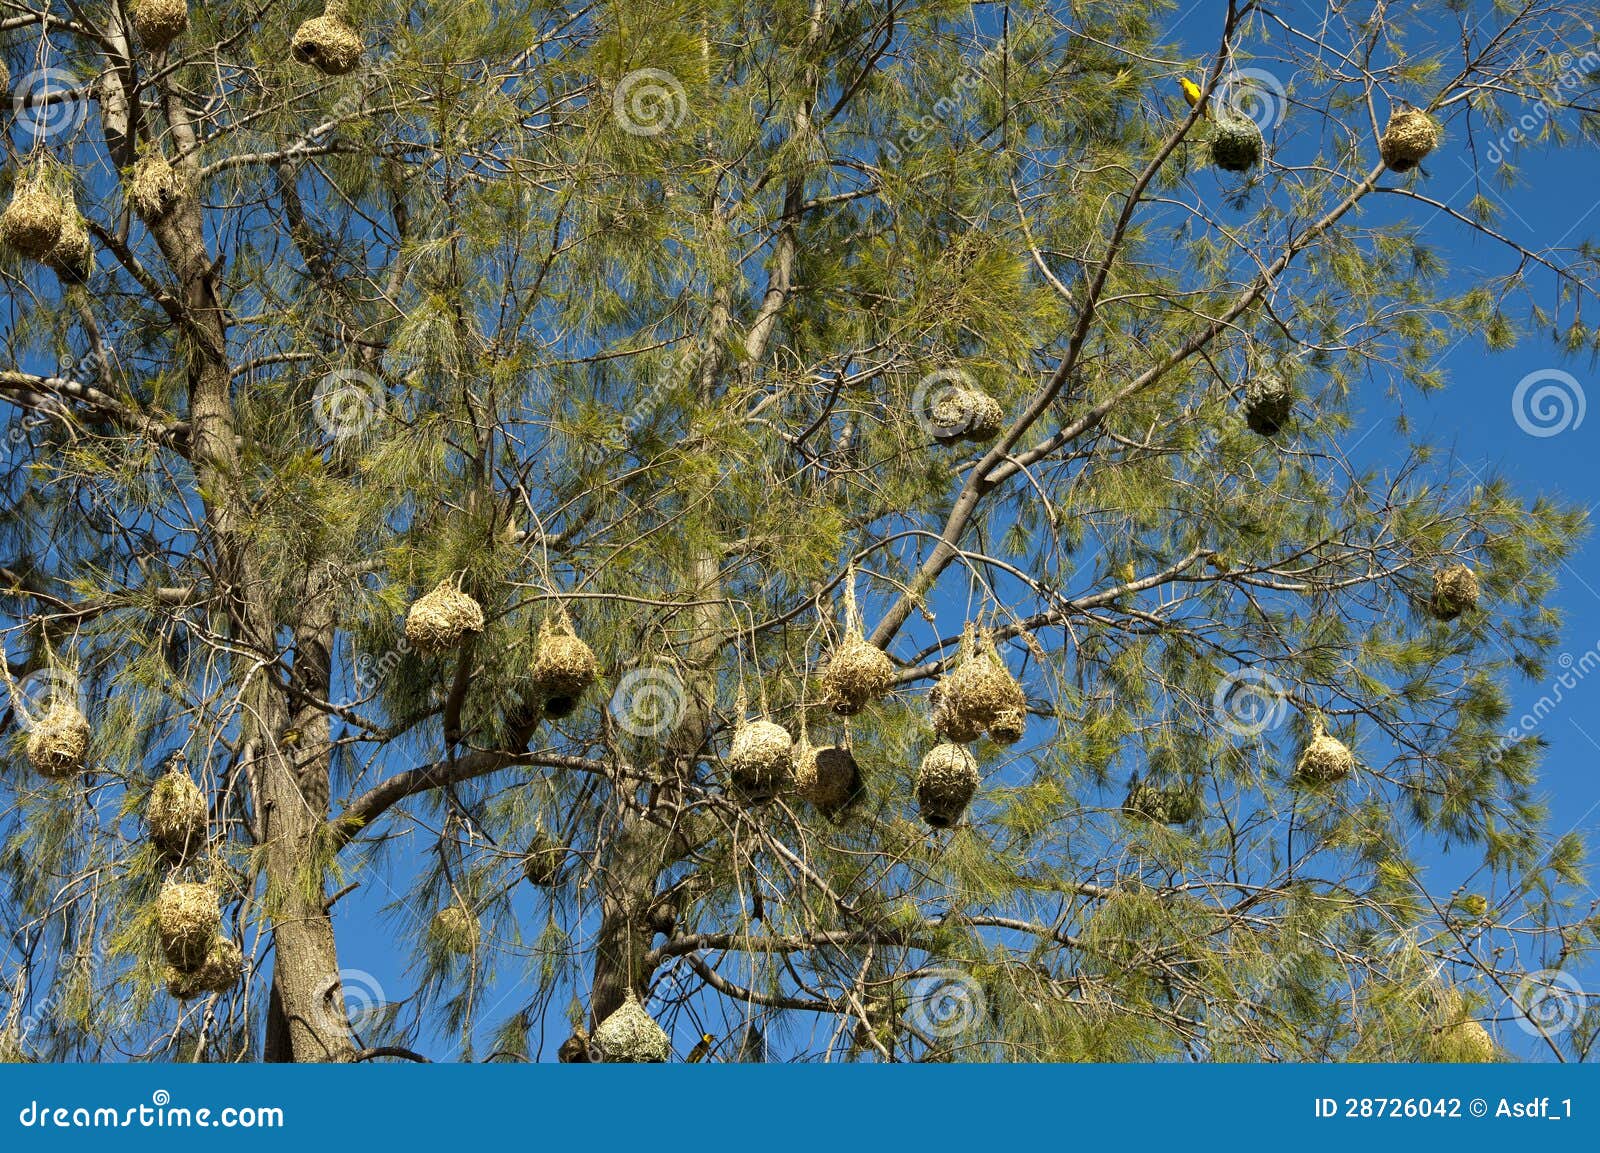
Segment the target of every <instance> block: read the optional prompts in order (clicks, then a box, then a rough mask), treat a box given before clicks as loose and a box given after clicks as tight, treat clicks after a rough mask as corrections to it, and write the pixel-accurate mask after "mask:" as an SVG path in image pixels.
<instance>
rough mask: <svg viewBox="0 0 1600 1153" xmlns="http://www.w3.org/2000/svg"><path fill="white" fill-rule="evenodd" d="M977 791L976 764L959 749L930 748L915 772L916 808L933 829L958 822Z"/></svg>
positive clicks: (949, 745)
mask: <svg viewBox="0 0 1600 1153" xmlns="http://www.w3.org/2000/svg"><path fill="white" fill-rule="evenodd" d="M977 791H978V762H977V761H976V760H974V759H973V757H972V754H971V753H969V752H967V750H966V749H964V748H962V747H961V746H960V745H955V744H951V743H949V742H948V741H947V742H945V743H943V744H938V745H935V746H933V748H932V749H930V750H929V751H928V755H927V756H925V757H923V758H922V767H921V768H920V769H918V770H917V807H918V808H919V809H920V810H921V811H922V819H923V820H924V821H926V822H928V824H929V825H931V826H933V827H934V828H935V829H948V828H949V827H950V826H952V825H954V824H956V823H957V822H959V821H960V820H961V814H963V813H965V812H966V811H967V806H968V805H969V804H971V803H972V798H973V796H974V794H976V793H977Z"/></svg>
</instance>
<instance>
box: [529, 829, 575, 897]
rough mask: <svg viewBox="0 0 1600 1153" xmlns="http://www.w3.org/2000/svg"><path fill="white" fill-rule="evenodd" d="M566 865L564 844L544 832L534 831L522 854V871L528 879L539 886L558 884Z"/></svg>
mask: <svg viewBox="0 0 1600 1153" xmlns="http://www.w3.org/2000/svg"><path fill="white" fill-rule="evenodd" d="M566 867H567V849H566V846H564V845H561V844H558V843H556V841H554V840H553V839H551V838H550V837H549V836H547V835H546V834H544V833H535V834H534V835H533V839H532V840H530V841H529V842H528V848H527V851H526V852H524V853H523V854H522V872H523V875H524V876H526V877H527V878H528V881H529V882H530V883H531V884H535V885H540V886H550V885H555V884H559V883H560V881H561V874H562V873H563V872H564V871H565V870H566Z"/></svg>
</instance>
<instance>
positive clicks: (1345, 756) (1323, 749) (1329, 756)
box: [1294, 718, 1356, 785]
mask: <svg viewBox="0 0 1600 1153" xmlns="http://www.w3.org/2000/svg"><path fill="white" fill-rule="evenodd" d="M1355 767H1356V758H1355V754H1354V753H1352V752H1351V751H1350V750H1349V749H1348V748H1347V747H1345V744H1344V742H1343V741H1341V740H1339V738H1337V737H1333V736H1329V735H1328V733H1327V732H1326V731H1324V729H1323V727H1322V721H1321V719H1320V718H1319V719H1318V720H1315V721H1313V722H1312V726H1311V743H1310V744H1308V745H1306V748H1305V751H1304V752H1303V753H1301V754H1300V760H1299V761H1298V762H1297V763H1296V764H1295V767H1294V779H1295V780H1296V781H1297V782H1299V783H1301V784H1309V785H1327V784H1332V783H1334V782H1335V781H1341V780H1343V779H1344V778H1345V777H1347V776H1349V775H1350V773H1351V771H1352V770H1354V769H1355Z"/></svg>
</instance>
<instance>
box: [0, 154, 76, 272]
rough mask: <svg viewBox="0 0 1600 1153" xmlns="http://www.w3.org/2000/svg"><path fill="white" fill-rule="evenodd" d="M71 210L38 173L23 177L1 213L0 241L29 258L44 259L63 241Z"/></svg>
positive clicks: (41, 260)
mask: <svg viewBox="0 0 1600 1153" xmlns="http://www.w3.org/2000/svg"><path fill="white" fill-rule="evenodd" d="M69 210H70V205H68V204H67V203H66V202H65V201H64V200H63V199H62V197H60V196H58V195H57V194H56V193H54V192H52V191H51V190H50V189H49V188H48V187H47V186H46V183H45V181H44V180H43V179H42V178H41V177H40V176H39V174H37V173H33V174H30V175H28V176H25V177H23V178H22V179H21V180H20V181H19V182H18V184H17V188H16V191H14V192H13V193H12V194H11V202H10V203H9V204H7V205H6V208H5V211H4V212H0V244H4V245H5V246H6V247H7V248H9V249H11V250H12V251H13V252H16V253H18V254H19V255H21V256H25V257H27V258H28V259H30V260H36V261H40V262H43V261H44V260H45V259H47V258H48V257H49V255H50V254H51V253H52V252H54V251H55V248H56V245H57V244H59V243H61V231H62V229H63V228H65V227H66V224H67V215H68V212H69Z"/></svg>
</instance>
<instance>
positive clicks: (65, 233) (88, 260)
mask: <svg viewBox="0 0 1600 1153" xmlns="http://www.w3.org/2000/svg"><path fill="white" fill-rule="evenodd" d="M45 263H46V264H48V265H49V266H50V267H51V268H52V269H53V270H54V271H55V274H56V275H57V276H59V277H61V279H63V280H65V281H68V282H70V283H72V284H82V283H84V282H85V281H87V280H88V279H89V277H90V276H91V275H92V274H93V273H94V242H93V241H91V240H90V239H89V226H88V224H86V223H85V222H84V219H83V217H82V216H79V215H78V213H77V210H76V209H74V210H73V211H71V212H69V213H68V214H67V217H66V219H65V220H63V221H62V222H61V239H60V240H58V241H57V242H56V246H55V248H53V249H52V250H51V251H50V255H49V256H47V257H45Z"/></svg>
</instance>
